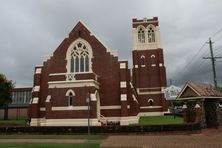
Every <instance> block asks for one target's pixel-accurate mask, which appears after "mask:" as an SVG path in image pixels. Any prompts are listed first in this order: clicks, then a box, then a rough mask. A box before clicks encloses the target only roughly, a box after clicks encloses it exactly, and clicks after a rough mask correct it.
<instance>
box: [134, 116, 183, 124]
mask: <svg viewBox="0 0 222 148" xmlns="http://www.w3.org/2000/svg"><path fill="white" fill-rule="evenodd" d="M182 123H183V118H182V117H178V116H175V117H174V116H149V117H140V119H139V123H138V124H139V125H162V124H182Z"/></svg>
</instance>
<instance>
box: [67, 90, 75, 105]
mask: <svg viewBox="0 0 222 148" xmlns="http://www.w3.org/2000/svg"><path fill="white" fill-rule="evenodd" d="M73 98H74V97H73V94H72V92H70V93H69V96H68V106H72V105H73Z"/></svg>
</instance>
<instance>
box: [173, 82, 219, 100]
mask: <svg viewBox="0 0 222 148" xmlns="http://www.w3.org/2000/svg"><path fill="white" fill-rule="evenodd" d="M195 98H222V93H221V92H219V91H217V90H216V88H215V87H213V86H212V85H211V84H205V83H196V82H191V81H188V82H187V83H186V84H185V86H184V87H183V89H182V91H181V92H180V93H179V95H178V96H177V99H178V100H183V99H195Z"/></svg>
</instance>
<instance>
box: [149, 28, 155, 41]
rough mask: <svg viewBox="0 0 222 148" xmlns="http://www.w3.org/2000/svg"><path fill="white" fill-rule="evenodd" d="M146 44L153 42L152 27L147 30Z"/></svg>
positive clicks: (153, 33)
mask: <svg viewBox="0 0 222 148" xmlns="http://www.w3.org/2000/svg"><path fill="white" fill-rule="evenodd" d="M148 42H149V43H152V42H155V32H154V29H153V28H152V27H149V28H148Z"/></svg>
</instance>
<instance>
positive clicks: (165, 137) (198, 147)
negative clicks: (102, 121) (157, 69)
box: [0, 128, 222, 148]
mask: <svg viewBox="0 0 222 148" xmlns="http://www.w3.org/2000/svg"><path fill="white" fill-rule="evenodd" d="M2 142H25V143H26V142H28V143H32V142H35V143H36V142H41V143H44V142H49V143H51V142H53V143H87V140H85V139H0V143H2ZM90 143H99V144H100V147H101V148H222V128H219V129H204V130H202V132H201V133H199V134H180V133H177V134H169V133H165V134H163V133H159V134H156V135H154V134H153V135H151V134H149V135H112V136H108V138H107V139H105V140H90Z"/></svg>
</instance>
